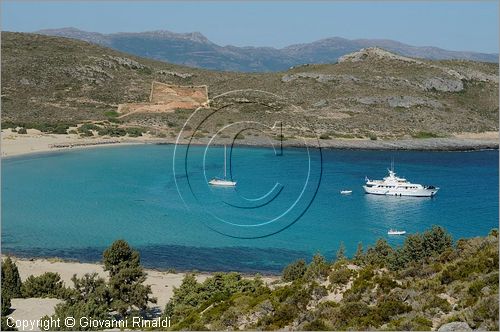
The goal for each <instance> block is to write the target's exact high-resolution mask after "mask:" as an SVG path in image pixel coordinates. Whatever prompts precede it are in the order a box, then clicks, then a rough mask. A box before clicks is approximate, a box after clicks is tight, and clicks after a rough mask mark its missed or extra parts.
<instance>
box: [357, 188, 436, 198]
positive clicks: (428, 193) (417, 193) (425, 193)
mask: <svg viewBox="0 0 500 332" xmlns="http://www.w3.org/2000/svg"><path fill="white" fill-rule="evenodd" d="M363 189H364V190H365V193H367V194H371V195H385V196H411V197H434V196H435V195H436V193H437V191H438V189H437V188H436V189H426V188H422V189H415V190H409V189H398V188H394V189H387V188H376V187H367V186H363Z"/></svg>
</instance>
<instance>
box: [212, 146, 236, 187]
mask: <svg viewBox="0 0 500 332" xmlns="http://www.w3.org/2000/svg"><path fill="white" fill-rule="evenodd" d="M226 158H227V157H226V146H225V145H224V178H222V179H218V178H213V179H212V180H210V181H208V184H210V185H212V186H219V187H235V186H236V182H235V181H231V180H228V179H227V174H226V173H227V171H226V169H227V167H226Z"/></svg>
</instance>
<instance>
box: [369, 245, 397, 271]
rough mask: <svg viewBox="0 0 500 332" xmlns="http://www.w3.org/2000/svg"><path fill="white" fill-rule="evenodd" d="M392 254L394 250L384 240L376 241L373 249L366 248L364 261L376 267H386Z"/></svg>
mask: <svg viewBox="0 0 500 332" xmlns="http://www.w3.org/2000/svg"><path fill="white" fill-rule="evenodd" d="M393 254H394V250H393V249H392V248H391V246H390V245H389V244H388V243H387V241H386V240H384V239H378V240H377V242H376V243H375V246H374V247H370V248H368V250H367V252H366V261H367V263H369V264H373V265H377V266H385V265H387V263H388V261H389V258H390V257H391V256H392V255H393Z"/></svg>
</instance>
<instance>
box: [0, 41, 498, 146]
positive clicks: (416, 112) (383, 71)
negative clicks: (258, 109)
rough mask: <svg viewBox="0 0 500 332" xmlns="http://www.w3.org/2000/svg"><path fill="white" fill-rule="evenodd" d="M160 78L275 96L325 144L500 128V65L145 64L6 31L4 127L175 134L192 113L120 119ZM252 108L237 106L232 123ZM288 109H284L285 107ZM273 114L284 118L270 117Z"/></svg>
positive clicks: (368, 58)
mask: <svg viewBox="0 0 500 332" xmlns="http://www.w3.org/2000/svg"><path fill="white" fill-rule="evenodd" d="M152 81H158V82H164V83H169V84H178V85H207V86H208V92H209V98H213V97H214V96H216V95H218V94H221V93H224V92H227V91H231V90H238V89H258V90H263V91H268V92H272V93H275V94H277V95H279V96H281V97H283V98H284V100H286V101H287V103H288V104H293V105H296V106H297V107H298V108H297V109H298V110H299V111H298V112H296V113H293V114H292V113H290V114H292V115H291V116H289V117H287V121H288V122H289V123H288V126H289V127H290V128H292V129H296V130H295V131H296V132H295V133H294V135H296V136H302V135H305V134H306V133H304V132H301V127H302V126H303V120H304V119H306V120H307V122H308V123H310V124H311V125H312V126H313V127H314V128H315V130H316V131H317V134H319V135H323V137H324V138H329V137H331V138H335V137H340V138H372V139H376V138H379V139H385V138H412V137H415V138H425V137H446V136H450V135H453V134H454V133H461V132H473V133H477V132H484V131H497V130H498V64H495V63H485V62H473V61H460V60H442V61H431V60H421V59H413V58H408V57H403V56H399V55H396V54H393V53H390V52H388V51H385V50H382V49H378V48H368V49H363V50H361V51H358V52H355V53H351V54H348V55H345V56H343V57H341V58H340V59H339V61H338V63H335V64H322V65H305V66H299V67H295V68H293V69H290V70H288V71H286V72H278V73H258V74H257V73H235V72H217V71H209V70H202V69H196V68H189V67H183V66H178V65H173V64H168V63H164V62H160V61H153V60H149V59H144V58H139V57H136V56H132V55H129V54H125V53H121V52H118V51H115V50H112V49H109V48H105V47H102V46H97V45H95V44H90V43H87V42H83V41H77V40H73V39H67V38H61V37H50V36H44V35H37V34H28V33H10V32H2V91H1V96H2V123H3V124H4V127H6V126H24V127H32V128H39V129H42V130H43V131H46V132H66V130H67V129H68V128H69V126H74V125H76V124H78V123H83V122H91V121H104V122H103V123H104V124H105V125H106V126H110V127H113V128H115V127H118V128H119V127H130V126H133V127H141V128H143V130H144V131H152V132H153V133H154V134H158V135H161V136H165V135H169V134H170V135H174V134H175V133H177V132H178V131H179V129H180V127H181V125H182V124H183V123H184V122H185V120H186V119H187V117H188V115H189V114H190V111H189V110H188V111H186V110H179V111H178V112H177V111H176V112H172V113H164V114H134V115H133V116H130V117H126V118H123V119H117V115H118V114H117V113H116V110H117V107H118V105H119V104H123V103H140V102H146V101H148V98H149V94H150V88H151V83H152ZM251 106H252V105H246V106H245V108H244V107H239V106H235V109H234V111H233V112H232V115H231V116H230V117H228V118H227V119H226V121H227V122H230V121H235V120H239V119H243V118H244V117H245V116H247V115H248V112H251V109H250V108H251ZM285 111H286V110H285ZM266 114H268V115H266V116H267V117H268V118H267V119H266V118H263V119H260V120H262V121H271V120H274V119H275V116H276V114H273V113H272V112H267V113H266Z"/></svg>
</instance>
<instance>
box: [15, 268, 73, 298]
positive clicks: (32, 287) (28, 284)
mask: <svg viewBox="0 0 500 332" xmlns="http://www.w3.org/2000/svg"><path fill="white" fill-rule="evenodd" d="M21 291H22V294H23V297H51V298H63V297H64V296H65V294H66V292H67V290H66V289H65V288H64V285H63V282H62V280H61V276H60V275H59V274H58V273H53V272H45V273H44V274H42V275H40V276H38V277H35V276H29V277H28V278H27V279H26V281H25V282H24V283H23V284H22V287H21Z"/></svg>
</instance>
